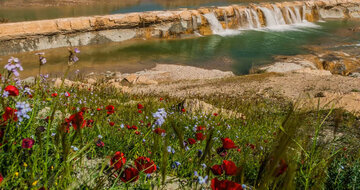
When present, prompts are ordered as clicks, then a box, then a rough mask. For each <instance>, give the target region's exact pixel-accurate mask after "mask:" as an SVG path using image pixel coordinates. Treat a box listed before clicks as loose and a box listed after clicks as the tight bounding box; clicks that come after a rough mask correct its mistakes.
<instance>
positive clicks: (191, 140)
mask: <svg viewBox="0 0 360 190" xmlns="http://www.w3.org/2000/svg"><path fill="white" fill-rule="evenodd" d="M188 142H189V144H190V145H193V144H195V143H196V140H195V139H193V138H188Z"/></svg>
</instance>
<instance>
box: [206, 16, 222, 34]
mask: <svg viewBox="0 0 360 190" xmlns="http://www.w3.org/2000/svg"><path fill="white" fill-rule="evenodd" d="M204 17H205V18H206V20H207V21H208V22H209V24H210V27H211V30H212V31H213V33H215V34H220V33H223V32H224V31H225V30H224V28H223V27H222V25H221V23H220V22H219V21H218V19H217V18H216V16H215V13H207V14H204Z"/></svg>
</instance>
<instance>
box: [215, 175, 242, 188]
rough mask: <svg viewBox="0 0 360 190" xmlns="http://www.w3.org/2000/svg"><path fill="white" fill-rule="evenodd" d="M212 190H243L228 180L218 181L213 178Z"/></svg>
mask: <svg viewBox="0 0 360 190" xmlns="http://www.w3.org/2000/svg"><path fill="white" fill-rule="evenodd" d="M211 189H212V190H243V188H242V186H241V185H240V184H238V183H235V182H232V181H229V180H222V181H220V180H218V179H217V178H214V179H212V180H211Z"/></svg>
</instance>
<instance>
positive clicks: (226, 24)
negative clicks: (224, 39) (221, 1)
mask: <svg viewBox="0 0 360 190" xmlns="http://www.w3.org/2000/svg"><path fill="white" fill-rule="evenodd" d="M223 13H224V21H225V29H226V28H227V27H228V24H229V21H228V17H227V14H226V11H225V10H224V11H223Z"/></svg>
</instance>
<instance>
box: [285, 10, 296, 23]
mask: <svg viewBox="0 0 360 190" xmlns="http://www.w3.org/2000/svg"><path fill="white" fill-rule="evenodd" d="M287 10H288V11H289V14H290V19H291V23H293V24H295V23H297V20H296V15H295V13H294V11H293V10H292V9H291V8H289V7H288V8H287Z"/></svg>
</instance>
